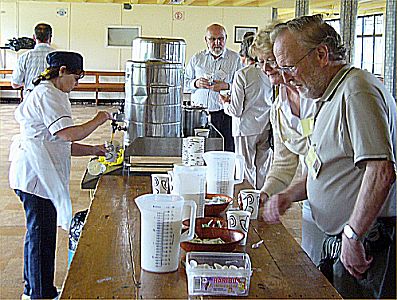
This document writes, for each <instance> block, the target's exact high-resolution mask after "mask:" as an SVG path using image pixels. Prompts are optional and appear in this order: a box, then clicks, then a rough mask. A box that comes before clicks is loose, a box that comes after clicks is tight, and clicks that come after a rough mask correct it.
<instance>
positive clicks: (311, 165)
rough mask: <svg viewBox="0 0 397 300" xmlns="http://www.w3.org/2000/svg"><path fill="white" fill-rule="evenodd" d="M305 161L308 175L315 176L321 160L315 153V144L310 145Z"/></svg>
mask: <svg viewBox="0 0 397 300" xmlns="http://www.w3.org/2000/svg"><path fill="white" fill-rule="evenodd" d="M305 163H306V166H307V170H308V172H309V174H310V176H311V177H312V178H313V179H316V178H317V175H318V173H319V172H320V168H321V161H320V158H319V157H318V155H317V153H316V149H315V146H310V148H309V151H308V152H307V155H306V157H305Z"/></svg>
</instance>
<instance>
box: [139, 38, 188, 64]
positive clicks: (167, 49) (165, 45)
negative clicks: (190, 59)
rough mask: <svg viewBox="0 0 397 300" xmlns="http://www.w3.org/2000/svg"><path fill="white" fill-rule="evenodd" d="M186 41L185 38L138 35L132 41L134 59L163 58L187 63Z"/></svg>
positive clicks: (163, 59) (172, 61) (168, 60)
mask: <svg viewBox="0 0 397 300" xmlns="http://www.w3.org/2000/svg"><path fill="white" fill-rule="evenodd" d="M185 53H186V43H185V41H184V40H183V39H171V38H154V37H138V38H136V39H134V40H133V42H132V60H134V61H148V60H162V61H167V62H171V63H180V64H182V65H184V64H185Z"/></svg>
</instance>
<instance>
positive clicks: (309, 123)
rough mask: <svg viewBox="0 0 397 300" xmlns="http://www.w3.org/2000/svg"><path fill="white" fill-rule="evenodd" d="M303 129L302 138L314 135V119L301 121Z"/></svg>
mask: <svg viewBox="0 0 397 300" xmlns="http://www.w3.org/2000/svg"><path fill="white" fill-rule="evenodd" d="M300 123H301V127H302V136H303V137H307V136H309V135H311V134H312V133H313V126H314V118H313V117H311V118H307V119H302V120H300Z"/></svg>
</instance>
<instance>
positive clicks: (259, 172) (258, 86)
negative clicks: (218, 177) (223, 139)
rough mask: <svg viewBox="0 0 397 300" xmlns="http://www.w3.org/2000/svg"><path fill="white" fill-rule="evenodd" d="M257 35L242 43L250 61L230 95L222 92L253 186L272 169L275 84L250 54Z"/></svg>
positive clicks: (243, 53)
mask: <svg viewBox="0 0 397 300" xmlns="http://www.w3.org/2000/svg"><path fill="white" fill-rule="evenodd" d="M253 40H254V36H249V37H246V38H245V39H244V40H243V42H242V43H241V50H240V56H241V58H242V60H244V61H245V62H246V64H247V66H245V67H244V68H242V69H240V70H238V71H237V72H236V73H235V75H234V80H233V85H232V90H231V95H230V97H228V96H223V95H220V100H221V101H222V102H223V108H224V111H225V113H226V114H228V115H230V116H231V117H232V134H233V137H234V144H235V152H236V154H240V155H242V156H243V157H244V160H245V170H244V177H245V179H246V180H247V181H248V183H249V184H251V185H252V186H253V187H254V188H258V189H260V188H261V187H262V186H263V183H264V180H265V177H266V174H267V171H268V170H269V168H270V163H271V159H272V150H271V148H270V136H271V126H270V121H269V113H270V106H271V105H272V85H271V83H270V81H269V79H268V77H267V76H266V75H265V73H264V72H263V71H262V70H261V68H260V67H259V66H258V65H257V64H256V60H255V58H253V57H252V56H251V55H250V54H249V48H250V46H251V44H252V41H253Z"/></svg>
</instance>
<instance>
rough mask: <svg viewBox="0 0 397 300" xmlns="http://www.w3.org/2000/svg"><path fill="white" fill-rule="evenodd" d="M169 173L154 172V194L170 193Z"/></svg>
mask: <svg viewBox="0 0 397 300" xmlns="http://www.w3.org/2000/svg"><path fill="white" fill-rule="evenodd" d="M169 181H170V177H169V175H168V174H152V192H153V194H168V193H169Z"/></svg>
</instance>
